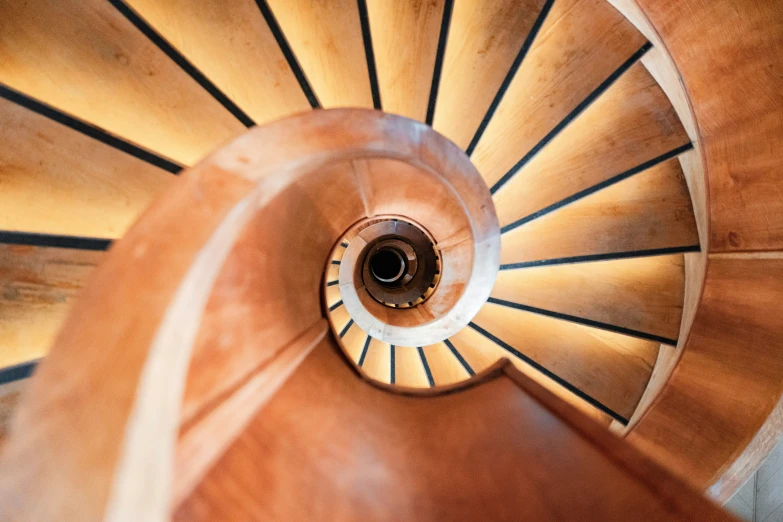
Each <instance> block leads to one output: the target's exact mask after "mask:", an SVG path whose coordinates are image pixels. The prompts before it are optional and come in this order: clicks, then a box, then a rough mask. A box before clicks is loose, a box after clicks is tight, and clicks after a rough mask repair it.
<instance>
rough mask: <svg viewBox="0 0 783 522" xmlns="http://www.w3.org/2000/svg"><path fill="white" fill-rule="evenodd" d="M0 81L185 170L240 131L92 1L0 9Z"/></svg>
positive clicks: (106, 6) (127, 26) (113, 13)
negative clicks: (165, 158) (173, 162)
mask: <svg viewBox="0 0 783 522" xmlns="http://www.w3.org/2000/svg"><path fill="white" fill-rule="evenodd" d="M0 82H2V83H4V84H6V85H9V86H10V87H12V88H14V89H16V90H18V91H20V92H22V93H24V94H27V95H28V96H31V97H33V98H35V99H38V100H40V101H42V102H44V103H47V104H49V105H52V106H54V107H56V108H57V109H59V110H61V111H64V112H66V113H68V114H71V115H73V116H75V117H77V118H80V119H83V120H85V121H87V122H89V123H92V124H94V125H97V126H99V127H102V128H104V129H106V130H108V131H109V132H111V133H113V134H116V135H117V136H119V137H121V138H124V139H126V140H129V141H132V142H134V143H137V144H139V145H141V146H143V147H146V148H148V149H150V150H152V151H155V152H158V153H160V154H162V155H163V156H166V157H169V158H171V159H173V160H176V161H178V162H180V163H184V164H186V165H189V164H193V163H194V162H195V161H196V160H198V159H199V158H200V157H202V156H203V155H204V154H206V153H207V152H210V151H212V149H214V148H215V147H217V146H218V145H221V144H222V143H223V142H225V141H226V140H228V139H230V138H232V137H234V136H237V135H238V134H240V133H241V132H242V131H244V130H245V126H244V125H242V124H241V123H240V122H239V120H237V119H236V118H234V116H232V115H231V113H230V112H228V111H227V110H226V109H225V108H223V106H222V105H220V103H218V102H217V101H216V100H215V99H214V98H212V96H210V95H209V93H207V91H205V90H204V89H203V88H202V87H201V86H199V85H198V84H197V83H196V81H195V80H193V79H192V78H190V76H188V75H187V74H186V73H185V72H184V71H183V70H182V69H180V67H179V66H177V65H176V64H175V63H174V62H173V61H172V60H171V59H170V58H168V57H167V56H166V55H165V54H164V53H163V51H161V50H160V49H158V48H157V47H156V46H155V45H154V44H153V43H152V42H151V41H150V40H149V39H147V37H146V36H144V35H143V34H142V33H141V32H140V31H139V30H138V29H136V28H135V27H134V26H133V25H132V24H131V23H130V22H129V21H128V20H127V19H126V18H125V17H124V16H123V15H122V14H120V12H119V11H118V10H117V9H115V8H114V7H113V6H112V5H111V4H110V3H109V2H105V1H100V0H84V1H77V0H65V1H54V0H33V1H31V2H27V3H25V4H19V3H16V2H4V3H3V4H2V6H0Z"/></svg>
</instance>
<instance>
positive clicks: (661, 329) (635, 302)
mask: <svg viewBox="0 0 783 522" xmlns="http://www.w3.org/2000/svg"><path fill="white" fill-rule="evenodd" d="M684 285H685V273H684V267H683V256H682V255H671V256H655V257H641V258H633V259H616V260H610V261H600V262H593V263H577V264H571V265H557V266H542V267H532V268H523V269H518V270H502V271H501V272H500V273H499V274H498V278H497V280H496V281H495V287H494V288H493V289H492V297H495V298H498V299H502V300H504V301H511V302H514V303H520V304H525V305H528V306H534V307H536V308H542V309H544V310H548V311H551V312H558V313H562V314H567V315H572V316H576V317H580V318H583V319H589V320H592V321H599V322H602V323H606V324H608V325H612V326H618V327H621V328H629V329H631V330H636V331H638V332H643V333H647V334H652V335H657V336H661V337H666V338H669V339H677V336H678V335H679V332H680V319H681V317H682V304H683V288H684Z"/></svg>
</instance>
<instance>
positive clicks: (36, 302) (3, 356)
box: [0, 245, 104, 368]
mask: <svg viewBox="0 0 783 522" xmlns="http://www.w3.org/2000/svg"><path fill="white" fill-rule="evenodd" d="M103 257H104V253H103V252H95V251H87V250H72V249H66V248H47V247H34V246H16V245H0V317H2V320H0V368H5V367H7V366H12V365H15V364H19V363H25V362H28V361H32V360H35V359H38V358H40V357H43V356H45V355H46V354H47V353H48V351H49V346H50V345H51V344H52V342H53V341H54V338H55V335H56V334H57V332H58V330H59V329H60V326H61V325H62V324H63V322H64V321H65V318H66V316H67V314H68V313H69V312H70V310H71V306H72V305H73V303H74V300H75V299H76V297H77V295H78V294H79V291H80V289H81V288H82V287H83V286H84V285H85V284H86V282H87V278H88V277H89V275H90V274H91V273H92V271H93V269H94V268H95V266H96V265H97V264H98V262H99V261H100V260H101V259H102V258H103Z"/></svg>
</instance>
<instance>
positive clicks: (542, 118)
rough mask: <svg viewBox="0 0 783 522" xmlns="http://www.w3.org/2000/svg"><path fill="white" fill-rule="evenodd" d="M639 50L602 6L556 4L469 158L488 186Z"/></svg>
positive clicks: (640, 40) (634, 37) (624, 25)
mask: <svg viewBox="0 0 783 522" xmlns="http://www.w3.org/2000/svg"><path fill="white" fill-rule="evenodd" d="M644 43H645V38H644V37H643V36H642V35H641V33H639V31H637V30H636V28H634V26H633V25H631V24H630V23H629V22H628V21H627V20H625V18H624V17H623V16H622V15H621V14H620V13H619V12H617V10H616V9H614V8H613V7H612V6H611V5H609V4H608V3H607V2H606V1H605V0H557V1H556V2H555V3H554V5H553V6H552V11H551V12H550V13H549V16H548V17H547V19H546V22H545V23H544V25H543V26H542V28H541V32H540V33H539V35H538V37H537V38H536V41H535V43H534V44H533V47H532V48H531V49H530V53H529V54H528V55H527V56H526V57H525V60H524V61H523V62H522V66H521V67H520V68H519V71H518V72H517V74H516V76H515V77H514V80H513V81H512V82H511V84H510V85H509V88H508V91H507V92H506V95H505V96H504V97H503V101H502V102H501V103H500V105H499V106H498V110H497V112H496V113H495V115H494V117H493V118H492V121H491V122H490V124H489V126H488V127H487V130H486V131H485V132H484V135H483V137H482V139H481V140H480V141H479V143H478V145H477V146H476V150H475V151H474V152H473V154H472V155H471V158H472V159H473V162H474V163H475V164H476V167H478V169H479V171H480V172H481V174H482V175H483V176H484V179H486V180H487V184H488V185H490V186H492V185H493V184H495V182H497V181H498V180H499V179H500V178H501V177H502V176H503V175H504V174H505V173H506V172H508V170H509V169H510V168H511V167H512V166H514V164H515V163H516V162H517V161H519V160H521V159H522V157H524V156H525V154H527V153H528V151H530V150H531V149H532V148H533V147H534V146H535V145H536V144H537V143H538V142H539V141H541V139H542V138H544V137H545V136H546V135H547V134H548V133H549V132H550V131H551V130H553V129H554V128H555V126H556V125H558V124H559V123H560V122H561V121H562V120H563V119H564V118H565V117H566V116H568V115H569V114H570V113H571V112H572V111H573V110H574V109H576V107H577V106H578V105H579V104H580V103H581V102H582V101H584V100H585V99H586V98H587V97H588V96H589V95H590V93H592V92H593V91H594V90H595V89H596V88H597V87H598V86H599V85H601V83H602V82H604V81H605V80H606V79H607V78H609V76H611V75H612V73H614V72H615V71H616V70H617V69H618V68H619V67H620V66H621V65H622V64H623V63H624V62H625V61H626V60H628V59H629V58H630V57H631V56H632V55H633V54H634V53H635V52H637V51H638V50H639V49H640V48H641V46H642V45H643V44H644ZM602 115H603V116H604V117H609V118H611V117H612V114H602ZM572 145H575V143H572ZM533 194H535V191H533Z"/></svg>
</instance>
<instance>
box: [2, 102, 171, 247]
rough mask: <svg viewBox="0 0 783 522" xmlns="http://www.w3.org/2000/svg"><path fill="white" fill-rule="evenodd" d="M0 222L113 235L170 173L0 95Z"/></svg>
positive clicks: (31, 229)
mask: <svg viewBox="0 0 783 522" xmlns="http://www.w3.org/2000/svg"><path fill="white" fill-rule="evenodd" d="M0 119H1V120H2V121H3V125H2V126H0V142H2V143H3V144H4V146H3V147H0V179H2V180H3V181H2V187H3V189H2V190H0V229H3V230H16V231H23V232H35V233H42V234H59V235H74V236H84V237H98V238H111V239H113V238H118V237H121V236H122V234H123V233H124V232H125V230H126V229H127V228H128V227H129V226H130V225H131V223H132V222H133V221H134V220H135V219H136V217H137V216H138V215H139V213H140V212H141V211H142V210H144V209H145V208H146V207H147V205H148V204H149V203H150V202H151V201H152V198H153V197H154V196H155V195H156V194H157V193H158V192H159V191H160V190H161V189H163V187H165V186H166V185H167V184H169V183H170V182H171V181H173V179H174V176H173V175H171V174H170V173H168V172H165V171H163V170H161V169H159V168H157V167H154V166H152V165H150V164H149V163H146V162H144V161H141V160H139V159H136V158H134V157H133V156H131V155H129V154H126V153H124V152H120V151H118V150H116V149H114V148H112V147H109V146H108V145H105V144H103V143H101V142H99V141H96V140H93V139H91V138H88V137H87V136H85V135H83V134H80V133H78V132H76V131H74V130H72V129H70V128H68V127H66V126H64V125H61V124H59V123H55V122H54V121H52V120H50V119H48V118H45V117H43V116H41V115H39V114H37V113H34V112H32V111H30V110H28V109H25V108H24V107H21V106H18V105H15V104H13V103H11V102H9V101H7V100H4V99H0Z"/></svg>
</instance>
